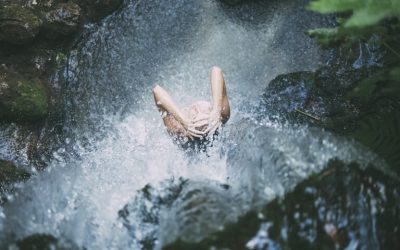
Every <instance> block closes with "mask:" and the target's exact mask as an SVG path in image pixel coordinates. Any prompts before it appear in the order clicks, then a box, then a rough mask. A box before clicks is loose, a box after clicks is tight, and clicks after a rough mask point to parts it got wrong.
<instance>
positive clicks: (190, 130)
mask: <svg viewBox="0 0 400 250" xmlns="http://www.w3.org/2000/svg"><path fill="white" fill-rule="evenodd" d="M188 131H189V132H191V133H192V134H197V135H204V132H203V131H199V130H197V129H194V128H188Z"/></svg>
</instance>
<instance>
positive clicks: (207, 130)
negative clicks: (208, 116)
mask: <svg viewBox="0 0 400 250" xmlns="http://www.w3.org/2000/svg"><path fill="white" fill-rule="evenodd" d="M220 125H221V123H220V122H217V123H215V124H213V125H212V126H209V127H208V128H207V129H206V130H205V131H204V132H205V133H209V132H210V131H213V130H214V131H215V130H217V129H218V127H219V126H220Z"/></svg>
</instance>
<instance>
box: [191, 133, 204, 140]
mask: <svg viewBox="0 0 400 250" xmlns="http://www.w3.org/2000/svg"><path fill="white" fill-rule="evenodd" d="M189 134H190V136H192V137H196V138H202V137H203V136H202V135H198V134H194V133H191V132H189ZM192 140H193V139H192Z"/></svg>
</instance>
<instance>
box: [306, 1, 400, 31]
mask: <svg viewBox="0 0 400 250" xmlns="http://www.w3.org/2000/svg"><path fill="white" fill-rule="evenodd" d="M309 8H310V9H311V10H314V11H317V12H320V13H337V12H346V11H351V12H352V15H351V16H350V17H349V18H348V19H346V20H345V21H344V22H343V23H342V25H341V26H342V27H343V28H345V29H350V28H360V27H366V26H371V25H376V24H378V23H379V22H380V21H382V20H383V19H385V18H390V17H398V16H400V1H399V0H319V1H314V2H311V3H310V5H309Z"/></svg>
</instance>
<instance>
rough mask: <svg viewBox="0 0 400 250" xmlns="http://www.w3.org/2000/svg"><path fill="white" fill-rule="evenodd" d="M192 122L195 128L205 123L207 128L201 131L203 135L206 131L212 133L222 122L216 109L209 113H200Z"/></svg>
mask: <svg viewBox="0 0 400 250" xmlns="http://www.w3.org/2000/svg"><path fill="white" fill-rule="evenodd" d="M192 123H193V126H194V127H195V128H199V127H203V126H205V125H207V129H206V130H204V131H203V132H202V133H203V135H206V134H208V133H210V134H214V133H215V131H216V130H217V129H218V128H219V126H221V124H222V116H221V112H220V111H218V110H217V109H213V110H212V111H211V112H210V114H208V115H201V116H200V117H197V118H196V119H195V120H194V121H193V122H192Z"/></svg>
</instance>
